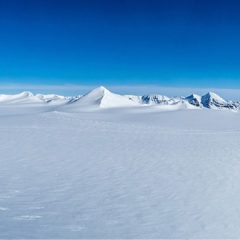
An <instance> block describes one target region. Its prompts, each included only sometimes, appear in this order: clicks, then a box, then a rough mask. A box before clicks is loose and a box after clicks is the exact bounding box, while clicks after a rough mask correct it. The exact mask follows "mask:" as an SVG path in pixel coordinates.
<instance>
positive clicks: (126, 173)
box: [0, 89, 240, 239]
mask: <svg viewBox="0 0 240 240" xmlns="http://www.w3.org/2000/svg"><path fill="white" fill-rule="evenodd" d="M93 93H94V92H93ZM93 93H91V94H90V95H89V94H88V95H86V96H85V97H84V98H83V97H77V98H75V99H71V102H70V103H64V104H62V103H61V104H60V105H59V104H58V103H57V104H56V103H53V102H52V103H51V102H49V103H42V102H41V103H40V104H39V102H38V103H36V102H34V104H30V103H29V101H24V103H21V104H19V103H18V104H16V102H15V103H14V104H13V103H10V102H8V103H4V104H0V136H1V137H0V154H1V155H0V156H1V157H0V183H1V187H0V239H16V238H18V239H73V238H78V239H79V238H83V239H86V238H95V239H96V238H98V239H99V238H102V239H106V238H118V239H129V238H142V239H143V238H202V239H203V238H204V239H210V238H211V239H216V238H239V237H240V228H239V226H240V215H239V212H240V206H239V202H240V187H239V181H240V175H239V172H240V161H239V157H240V149H239V142H240V127H239V122H240V112H233V111H209V110H207V109H205V107H202V108H201V107H196V108H195V110H194V111H189V110H188V108H187V107H188V106H194V105H192V104H190V103H189V102H187V101H183V102H181V100H179V101H180V103H177V104H173V106H175V109H178V110H179V109H180V108H179V105H180V106H182V105H184V103H187V105H186V106H187V107H183V109H182V110H181V111H168V110H167V111H158V110H156V111H155V110H153V109H158V107H155V105H153V107H140V109H141V110H139V107H138V106H137V107H135V106H132V105H131V107H121V108H120V107H117V108H113V107H111V108H108V107H106V102H108V101H106V102H105V100H106V99H111V100H112V101H114V102H117V101H120V102H121V104H119V102H118V106H120V105H121V106H122V98H120V97H118V96H115V95H112V94H111V93H109V92H106V91H105V89H104V90H103V91H102V92H101V94H100V95H99V92H98V91H97V92H95V94H93ZM29 95H30V94H29ZM93 95H94V98H92V96H93ZM30 96H31V97H32V95H30ZM34 96H35V95H34ZM27 98H28V97H27ZM193 98H196V99H201V98H198V97H197V96H194V97H193ZM215 98H216V97H214V100H213V98H211V101H209V102H211V107H216V106H215V105H214V104H216V101H215V100H216V99H215ZM80 99H81V101H80ZM83 99H85V100H84V101H83ZM92 99H96V100H97V99H98V100H97V101H94V102H92ZM124 99H125V97H124ZM127 99H128V97H126V101H125V100H124V104H125V105H124V106H126V105H127V106H128V100H127ZM152 99H154V98H152ZM158 99H161V98H158ZM135 100H136V99H135ZM164 100H167V99H166V98H165V99H164ZM21 101H22V100H21ZM56 101H58V100H56ZM66 101H67V102H68V101H69V100H68V99H67V100H66ZM138 101H141V98H138ZM154 101H155V100H154ZM206 101H207V100H206ZM31 102H32V101H31ZM136 102H137V100H136ZM199 102H200V100H199ZM93 103H94V104H93ZM99 104H103V105H101V106H102V107H103V106H105V108H103V109H102V108H100V109H102V110H97V111H95V107H96V108H98V107H97V106H98V105H99ZM104 104H105V105H104ZM200 104H203V102H200ZM221 104H226V103H225V102H222V103H221ZM89 105H90V106H94V107H93V109H94V111H82V112H78V109H82V108H83V109H84V108H85V107H86V109H89V108H88V106H89ZM107 106H109V105H107ZM147 106H148V105H147ZM156 106H158V104H156ZM163 106H168V105H167V104H165V105H163ZM194 107H195V106H194ZM69 108H70V109H69ZM163 108H164V107H160V109H163ZM166 108H167V109H168V107H166ZM200 108H201V109H200ZM66 109H67V110H66ZM74 109H77V110H74ZM146 113H147V114H146Z"/></svg>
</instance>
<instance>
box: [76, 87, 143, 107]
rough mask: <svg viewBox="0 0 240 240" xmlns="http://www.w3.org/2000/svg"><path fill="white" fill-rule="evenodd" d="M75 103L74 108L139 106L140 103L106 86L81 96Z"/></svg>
mask: <svg viewBox="0 0 240 240" xmlns="http://www.w3.org/2000/svg"><path fill="white" fill-rule="evenodd" d="M73 105H74V106H73V107H74V108H76V107H79V108H80V107H82V108H96V107H97V108H98V107H99V108H112V107H131V106H137V105H138V104H137V103H136V102H134V101H132V100H131V99H129V98H128V97H126V96H122V95H118V94H115V93H112V92H110V91H109V90H108V89H106V88H105V87H103V86H101V87H98V88H95V89H93V90H92V91H91V92H89V93H87V94H86V95H84V96H82V97H80V98H79V99H78V101H75V102H74V104H73Z"/></svg>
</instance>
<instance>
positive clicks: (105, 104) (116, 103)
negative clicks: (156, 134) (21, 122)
mask: <svg viewBox="0 0 240 240" xmlns="http://www.w3.org/2000/svg"><path fill="white" fill-rule="evenodd" d="M36 103H39V104H41V103H42V104H56V105H73V106H74V107H79V108H119V107H138V106H164V105H165V106H166V105H167V106H173V105H181V104H182V105H183V104H184V105H185V106H188V105H187V103H188V104H190V105H191V106H194V107H196V108H207V109H230V110H240V103H239V102H238V101H227V100H225V99H223V98H222V97H220V96H219V95H218V94H216V93H214V92H208V93H206V94H204V95H202V96H200V95H197V94H194V93H192V94H191V95H189V96H187V97H172V98H171V97H168V96H165V95H160V94H149V95H142V96H138V95H120V94H116V93H113V92H111V91H109V90H108V89H107V88H106V87H104V86H100V87H97V88H94V89H93V90H91V91H89V92H88V93H86V94H84V95H79V96H72V97H67V96H62V95H57V94H39V93H38V94H33V93H31V92H28V91H24V92H21V93H19V94H13V95H10V94H0V105H2V104H36ZM186 108H188V107H186Z"/></svg>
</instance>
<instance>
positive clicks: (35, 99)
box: [0, 92, 71, 104]
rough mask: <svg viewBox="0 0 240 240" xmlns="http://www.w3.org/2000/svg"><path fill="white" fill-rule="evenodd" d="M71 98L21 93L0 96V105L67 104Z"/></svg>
mask: <svg viewBox="0 0 240 240" xmlns="http://www.w3.org/2000/svg"><path fill="white" fill-rule="evenodd" d="M70 99H71V98H69V97H64V96H60V95H55V94H46V95H44V94H36V95H34V94H33V93H31V92H22V93H19V94H14V95H6V94H0V104H31V103H56V104H61V103H62V104H64V103H67V102H68V101H69V100H70Z"/></svg>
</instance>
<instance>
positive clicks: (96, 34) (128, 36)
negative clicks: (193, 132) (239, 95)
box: [0, 0, 240, 94]
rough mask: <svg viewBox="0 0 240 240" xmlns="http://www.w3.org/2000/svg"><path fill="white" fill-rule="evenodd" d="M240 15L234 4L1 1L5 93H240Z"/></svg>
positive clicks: (221, 0)
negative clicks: (107, 89)
mask: <svg viewBox="0 0 240 240" xmlns="http://www.w3.org/2000/svg"><path fill="white" fill-rule="evenodd" d="M239 12H240V2H239V1H236V0H228V1H226V0H218V1H211V0H208V1H207V0H201V1H199V0H181V1H179V0H34V1H33V0H7V1H6V0H0V83H1V84H2V85H0V86H2V89H3V86H6V85H7V84H10V85H11V86H13V85H14V84H15V85H16V86H19V85H23V86H26V87H28V86H31V87H33V86H34V85H36V86H40V85H41V86H43V85H49V86H54V85H56V86H59V85H71V86H73V85H79V86H86V85H87V86H89V85H90V86H95V85H107V86H137V85H142V86H148V85H149V86H162V87H165V88H166V87H171V88H173V89H176V88H194V89H195V88H204V89H208V88H209V89H212V88H224V89H225V88H228V89H229V88H230V89H236V88H240V67H239V66H240V47H239V42H240V15H239ZM16 88H17V87H16ZM33 88H34V87H33ZM6 89H7V88H6ZM8 89H12V88H11V87H10V88H8ZM12 90H13V89H12ZM53 90H54V89H53ZM9 91H10V90H9ZM173 94H174V93H173Z"/></svg>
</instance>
